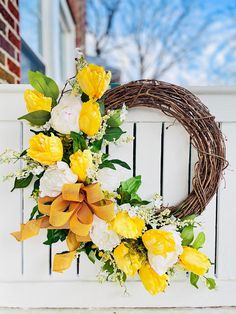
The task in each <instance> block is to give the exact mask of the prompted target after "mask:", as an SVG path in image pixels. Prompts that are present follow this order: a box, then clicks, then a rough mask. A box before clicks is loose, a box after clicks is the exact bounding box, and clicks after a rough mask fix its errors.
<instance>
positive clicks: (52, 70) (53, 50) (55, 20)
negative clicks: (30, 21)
mask: <svg viewBox="0 0 236 314" xmlns="http://www.w3.org/2000/svg"><path fill="white" fill-rule="evenodd" d="M62 14H63V16H64V19H65V23H66V26H67V32H66V33H65V34H66V39H65V40H66V44H65V49H66V58H65V60H64V62H65V69H66V73H64V75H63V77H62V76H61V73H60V54H59V49H60V20H61V16H62ZM75 38H76V36H75V24H74V22H73V19H72V17H71V13H70V10H69V8H68V4H67V2H66V0H60V1H48V0H42V50H43V57H44V60H45V66H46V74H47V75H48V76H51V77H52V78H54V79H55V80H56V81H57V83H58V84H59V85H62V84H63V83H64V80H65V79H66V78H68V77H69V76H71V75H73V74H74V72H75V66H74V50H75V47H76V45H75Z"/></svg>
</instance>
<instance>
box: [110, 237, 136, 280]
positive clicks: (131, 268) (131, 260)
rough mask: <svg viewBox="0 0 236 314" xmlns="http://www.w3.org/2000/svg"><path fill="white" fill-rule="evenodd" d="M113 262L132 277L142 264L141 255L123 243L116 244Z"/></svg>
mask: <svg viewBox="0 0 236 314" xmlns="http://www.w3.org/2000/svg"><path fill="white" fill-rule="evenodd" d="M113 255H114V258H115V262H116V264H117V266H118V268H119V269H121V270H122V271H123V272H124V273H125V274H126V275H127V276H131V277H133V276H134V275H135V274H136V273H137V271H138V270H139V269H140V267H141V265H142V256H140V254H139V253H138V252H137V251H135V250H133V249H132V250H131V249H129V248H128V247H127V246H125V244H124V243H121V244H120V245H118V246H117V247H116V248H115V250H114V252H113Z"/></svg>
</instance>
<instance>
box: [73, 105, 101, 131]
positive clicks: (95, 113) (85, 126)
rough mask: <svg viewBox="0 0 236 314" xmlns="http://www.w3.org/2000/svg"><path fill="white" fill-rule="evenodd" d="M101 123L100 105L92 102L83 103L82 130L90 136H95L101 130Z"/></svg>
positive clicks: (81, 113) (80, 118)
mask: <svg viewBox="0 0 236 314" xmlns="http://www.w3.org/2000/svg"><path fill="white" fill-rule="evenodd" d="M101 121H102V118H101V113H100V109H99V104H98V103H96V102H93V101H91V100H90V101H88V102H85V103H83V105H82V109H81V111H80V116H79V127H80V130H81V131H82V132H84V133H85V134H87V135H88V136H94V135H96V134H97V133H98V131H99V129H100V126H101Z"/></svg>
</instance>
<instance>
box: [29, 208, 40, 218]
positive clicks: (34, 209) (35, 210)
mask: <svg viewBox="0 0 236 314" xmlns="http://www.w3.org/2000/svg"><path fill="white" fill-rule="evenodd" d="M37 212H38V205H36V206H34V208H33V209H32V212H31V214H30V218H29V220H32V219H33V218H34V216H35V214H36V213H37Z"/></svg>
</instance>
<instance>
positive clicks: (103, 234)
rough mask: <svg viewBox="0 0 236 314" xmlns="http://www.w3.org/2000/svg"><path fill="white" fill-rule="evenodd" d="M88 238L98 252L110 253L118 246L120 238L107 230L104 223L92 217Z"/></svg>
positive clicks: (107, 227)
mask: <svg viewBox="0 0 236 314" xmlns="http://www.w3.org/2000/svg"><path fill="white" fill-rule="evenodd" d="M90 238H91V240H92V241H93V243H94V244H95V245H96V246H97V247H98V248H99V250H104V251H112V250H113V249H114V248H115V247H116V246H117V245H119V244H120V237H119V236H118V234H117V233H116V232H115V231H113V230H112V229H109V226H108V224H107V223H106V221H104V220H102V219H100V218H98V217H97V216H95V215H94V216H93V223H92V227H91V229H90Z"/></svg>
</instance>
